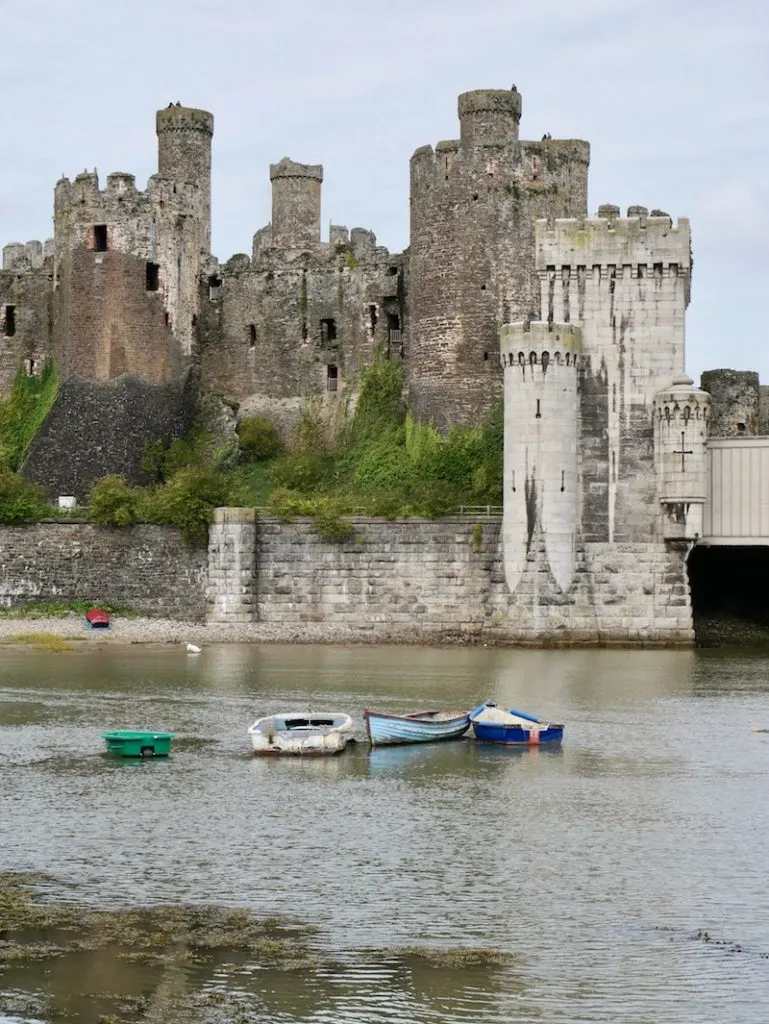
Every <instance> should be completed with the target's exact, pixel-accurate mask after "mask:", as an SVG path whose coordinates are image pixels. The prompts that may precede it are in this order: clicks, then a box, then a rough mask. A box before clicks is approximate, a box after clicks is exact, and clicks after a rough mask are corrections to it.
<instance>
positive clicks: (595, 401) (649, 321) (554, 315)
mask: <svg viewBox="0 0 769 1024" xmlns="http://www.w3.org/2000/svg"><path fill="white" fill-rule="evenodd" d="M628 213H629V216H627V217H620V216H619V209H618V208H617V207H615V206H609V205H606V206H603V207H600V208H599V216H598V217H597V218H591V219H587V220H586V219H558V220H555V221H550V222H548V221H540V222H538V223H537V225H536V267H537V274H538V277H539V284H540V305H541V309H542V319H544V320H547V322H549V323H574V324H576V325H578V326H580V327H581V329H582V346H583V366H582V369H581V372H580V396H581V397H580V406H581V418H582V428H581V444H582V473H583V484H582V486H583V491H584V495H585V497H584V502H583V506H582V524H581V528H582V531H583V535H584V537H585V540H587V541H597V542H603V541H609V542H613V541H632V540H638V541H640V540H645V539H649V538H651V537H653V536H655V535H656V533H657V531H658V526H659V524H658V517H657V512H656V503H655V494H656V478H655V472H654V453H653V429H652V415H651V412H652V404H653V402H654V398H655V395H656V394H657V392H658V391H660V389H662V388H665V387H666V386H668V385H669V383H670V381H671V380H673V379H674V378H677V377H679V376H680V375H681V374H682V373H683V371H684V342H685V334H684V316H685V312H686V307H687V305H688V303H689V293H690V276H691V254H690V235H689V222H688V220H686V219H685V218H681V219H680V220H679V221H678V222H677V224H675V225H674V224H673V223H672V221H671V218H670V217H669V216H667V214H660V215H656V216H649V215H648V212H647V210H646V209H645V208H644V207H632V208H631V209H630V210H629V211H628Z"/></svg>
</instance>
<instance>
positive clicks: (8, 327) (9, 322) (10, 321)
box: [5, 306, 16, 338]
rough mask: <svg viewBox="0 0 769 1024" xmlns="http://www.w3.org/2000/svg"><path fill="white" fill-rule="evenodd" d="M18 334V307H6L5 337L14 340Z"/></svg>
mask: <svg viewBox="0 0 769 1024" xmlns="http://www.w3.org/2000/svg"><path fill="white" fill-rule="evenodd" d="M15 333H16V307H15V306H6V307H5V336H6V338H12V337H13V336H14V334H15Z"/></svg>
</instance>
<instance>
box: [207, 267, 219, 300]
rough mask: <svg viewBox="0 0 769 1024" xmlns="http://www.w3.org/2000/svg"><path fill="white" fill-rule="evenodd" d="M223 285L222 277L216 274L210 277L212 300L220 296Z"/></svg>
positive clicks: (209, 292) (209, 291)
mask: <svg viewBox="0 0 769 1024" xmlns="http://www.w3.org/2000/svg"><path fill="white" fill-rule="evenodd" d="M221 287H222V279H221V277H217V276H216V275H215V274H214V275H212V276H211V277H209V279H208V297H209V299H211V301H212V302H216V300H217V299H218V298H219V292H220V290H221Z"/></svg>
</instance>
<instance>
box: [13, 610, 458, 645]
mask: <svg viewBox="0 0 769 1024" xmlns="http://www.w3.org/2000/svg"><path fill="white" fill-rule="evenodd" d="M30 633H51V634H53V635H54V636H58V637H66V638H76V639H78V640H83V641H85V642H88V643H96V644H186V643H192V644H197V645H198V646H200V647H203V646H206V645H208V644H235V643H255V644H421V645H425V646H427V645H429V646H437V645H440V646H443V645H452V646H454V645H458V644H459V645H465V644H471V643H474V642H476V641H475V638H473V637H465V636H459V635H451V634H433V633H424V632H422V631H421V630H400V631H395V630H393V629H392V628H389V627H387V626H385V625H384V624H383V625H381V626H377V625H372V628H371V629H366V630H362V629H350V628H346V627H343V626H338V625H330V624H328V623H321V622H308V623H303V624H301V625H285V626H283V625H279V624H275V623H261V622H251V623H242V624H237V625H236V624H229V623H227V624H225V623H205V622H178V621H176V620H174V619H145V618H120V616H116V617H114V618H113V620H112V623H111V625H110V628H109V629H89V628H88V627H87V626H86V625H85V623H84V621H83V618H82V616H80V615H66V616H63V617H61V618H58V617H57V618H40V619H38V618H28V619H4V618H0V644H2V643H13V642H14V640H15V638H17V637H19V638H21V637H24V636H25V635H28V634H30ZM19 642H22V643H23V642H26V641H24V640H21V639H20V640H19Z"/></svg>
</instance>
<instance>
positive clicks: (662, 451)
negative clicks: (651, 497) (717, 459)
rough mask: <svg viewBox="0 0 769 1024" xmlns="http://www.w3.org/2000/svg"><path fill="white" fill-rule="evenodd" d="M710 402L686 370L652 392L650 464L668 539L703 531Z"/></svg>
mask: <svg viewBox="0 0 769 1024" xmlns="http://www.w3.org/2000/svg"><path fill="white" fill-rule="evenodd" d="M710 401H711V399H710V395H709V394H708V393H707V391H701V390H700V389H699V388H698V387H695V386H694V382H693V381H692V379H691V377H687V376H686V375H685V374H682V375H681V376H679V377H676V379H675V380H674V381H673V383H672V384H671V386H670V387H668V388H665V389H663V390H662V391H660V392H658V393H657V394H656V395H655V396H654V406H653V412H654V464H655V468H656V471H657V495H658V498H659V501H660V504H661V506H662V519H663V522H662V533H663V536H664V537H666V538H685V539H687V540H696V539H697V538H698V537H700V536H702V523H703V509H704V505H705V498H706V495H707V486H708V480H707V468H708V463H707V437H708V420H709V419H710Z"/></svg>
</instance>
